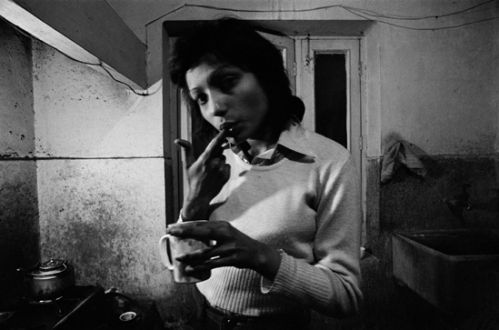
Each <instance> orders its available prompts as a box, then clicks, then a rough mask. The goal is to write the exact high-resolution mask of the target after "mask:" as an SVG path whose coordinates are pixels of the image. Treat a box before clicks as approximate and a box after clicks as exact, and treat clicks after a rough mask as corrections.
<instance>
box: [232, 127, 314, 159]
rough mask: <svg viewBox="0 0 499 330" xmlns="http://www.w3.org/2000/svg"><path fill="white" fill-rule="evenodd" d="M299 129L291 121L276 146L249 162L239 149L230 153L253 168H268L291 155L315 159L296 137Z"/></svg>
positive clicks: (236, 148) (234, 148)
mask: <svg viewBox="0 0 499 330" xmlns="http://www.w3.org/2000/svg"><path fill="white" fill-rule="evenodd" d="M299 127H300V124H299V123H298V122H297V121H295V120H291V121H290V122H289V123H288V125H287V127H286V129H285V130H284V131H282V132H281V135H280V136H279V139H278V141H277V144H276V146H275V147H274V148H272V149H269V150H267V151H265V152H263V153H261V154H260V155H258V156H255V157H254V158H253V159H252V160H251V161H250V160H248V157H247V156H246V155H245V152H244V150H243V149H242V148H241V147H238V146H235V147H233V148H232V151H233V152H234V153H235V154H237V155H238V156H239V157H240V158H241V159H242V160H243V161H244V162H246V163H248V164H251V165H254V166H269V165H272V164H275V163H277V162H279V161H280V160H282V159H283V158H284V157H292V155H291V154H296V156H298V158H302V157H312V158H315V157H316V155H315V154H314V153H313V152H312V151H311V149H310V148H308V147H307V146H306V145H304V143H303V140H302V139H299V138H298V137H297V135H299Z"/></svg>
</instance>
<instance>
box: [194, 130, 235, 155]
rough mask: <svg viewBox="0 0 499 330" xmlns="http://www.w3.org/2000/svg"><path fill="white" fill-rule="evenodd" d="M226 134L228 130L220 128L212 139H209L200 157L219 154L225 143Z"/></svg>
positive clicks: (227, 134)
mask: <svg viewBox="0 0 499 330" xmlns="http://www.w3.org/2000/svg"><path fill="white" fill-rule="evenodd" d="M228 136H229V131H228V130H225V129H224V130H221V131H220V133H218V134H217V136H215V137H214V138H213V140H211V141H210V143H209V144H208V146H207V147H206V149H205V151H204V152H203V154H202V155H201V157H205V158H207V159H209V158H212V157H217V156H219V155H221V154H222V152H223V150H224V149H225V148H224V146H225V145H226V142H227V137H228Z"/></svg>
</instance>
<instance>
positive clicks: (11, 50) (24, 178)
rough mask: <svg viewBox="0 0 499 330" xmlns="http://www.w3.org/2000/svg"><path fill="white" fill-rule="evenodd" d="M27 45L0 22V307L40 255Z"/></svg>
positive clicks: (11, 298) (16, 293)
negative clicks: (22, 271)
mask: <svg viewBox="0 0 499 330" xmlns="http://www.w3.org/2000/svg"><path fill="white" fill-rule="evenodd" d="M31 80H32V79H31V46H30V41H29V39H28V38H25V37H24V36H22V35H21V34H18V33H16V32H15V31H14V30H13V29H12V28H11V27H10V26H9V25H7V24H6V23H5V22H4V21H0V264H1V266H0V297H2V299H0V307H2V306H4V305H7V304H8V303H9V302H11V301H14V300H15V299H16V297H17V296H19V295H20V294H21V293H22V286H21V281H20V280H19V279H20V277H19V274H18V273H17V272H16V269H17V268H19V267H29V266H32V265H34V264H35V263H36V261H37V260H38V257H39V247H38V237H39V227H38V201H37V187H36V185H37V181H36V180H37V179H36V165H35V162H34V161H33V160H31V158H30V157H31V156H32V155H33V153H34V125H33V92H32V83H31Z"/></svg>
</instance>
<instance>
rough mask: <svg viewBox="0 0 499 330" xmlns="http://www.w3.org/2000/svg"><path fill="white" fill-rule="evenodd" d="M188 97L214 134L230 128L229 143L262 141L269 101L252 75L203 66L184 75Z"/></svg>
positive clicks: (229, 68) (226, 67) (231, 68)
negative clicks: (214, 129) (210, 126)
mask: <svg viewBox="0 0 499 330" xmlns="http://www.w3.org/2000/svg"><path fill="white" fill-rule="evenodd" d="M185 77H186V82H187V88H188V91H189V95H190V97H191V98H192V100H194V102H196V103H197V104H198V105H199V109H200V110H201V115H202V116H203V118H204V119H205V120H207V121H208V122H209V123H210V124H211V125H213V127H215V128H216V129H217V130H219V129H220V125H222V124H224V123H227V124H230V125H231V126H232V127H233V129H232V134H231V136H232V139H233V141H231V142H232V143H235V144H238V143H240V142H242V141H245V140H247V139H256V140H258V139H265V136H266V135H265V129H264V127H265V125H264V123H265V119H266V116H267V113H268V111H269V109H268V108H269V105H268V104H269V102H268V98H267V96H266V95H265V92H264V91H263V89H262V87H261V86H260V84H259V82H258V80H257V79H256V77H255V75H254V74H252V73H250V72H246V71H243V70H241V69H240V68H239V67H236V66H233V65H227V64H211V63H206V62H203V63H201V64H200V65H198V66H196V67H194V68H192V69H190V70H188V71H187V73H186V76H185Z"/></svg>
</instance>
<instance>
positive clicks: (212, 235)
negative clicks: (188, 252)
mask: <svg viewBox="0 0 499 330" xmlns="http://www.w3.org/2000/svg"><path fill="white" fill-rule="evenodd" d="M230 227H231V225H230V224H229V223H228V222H226V221H213V220H211V221H203V222H196V223H193V224H192V225H189V226H186V225H180V224H174V225H171V226H169V228H168V233H169V234H170V235H173V236H177V237H180V238H194V239H197V240H201V241H202V240H214V241H223V239H227V238H229V237H230V232H229V231H230Z"/></svg>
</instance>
